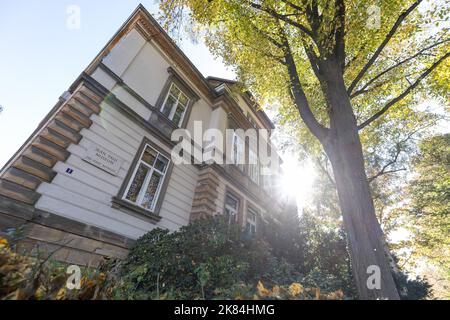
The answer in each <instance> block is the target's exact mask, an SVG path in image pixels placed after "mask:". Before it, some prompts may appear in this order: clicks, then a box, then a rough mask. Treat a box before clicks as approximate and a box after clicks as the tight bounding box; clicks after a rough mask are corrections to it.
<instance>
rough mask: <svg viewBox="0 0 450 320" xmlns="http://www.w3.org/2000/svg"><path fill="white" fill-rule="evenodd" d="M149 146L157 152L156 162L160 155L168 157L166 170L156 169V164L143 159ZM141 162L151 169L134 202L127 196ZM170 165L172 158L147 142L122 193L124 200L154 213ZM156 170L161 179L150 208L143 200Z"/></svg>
mask: <svg viewBox="0 0 450 320" xmlns="http://www.w3.org/2000/svg"><path fill="white" fill-rule="evenodd" d="M147 148H151V149H152V150H153V151H155V152H156V157H155V162H156V160H157V159H158V157H159V156H162V157H164V158H165V159H167V164H166V166H165V168H164V171H161V170H158V169H156V168H155V167H154V164H153V166H152V165H149V164H148V163H146V162H145V161H143V160H142V157H143V156H144V153H145V151H146V150H147ZM141 164H142V165H144V166H145V167H147V169H148V170H149V171H148V172H147V175H146V176H145V178H144V181H143V183H142V186H141V189H140V190H139V194H138V196H137V198H136V202H133V201H131V200H129V199H127V198H126V197H127V194H128V191H129V190H130V188H131V185H132V184H133V181H134V178H135V177H136V173H137V171H138V169H139V167H140V166H141ZM169 165H170V159H169V158H168V157H166V156H165V155H164V154H162V153H161V152H159V151H158V150H156V149H155V148H153V147H152V146H151V145H149V144H148V143H146V144H145V146H144V148H143V149H142V152H141V154H140V156H139V160H138V161H137V162H136V164H135V168H134V170H133V174H132V175H131V177H130V180H129V181H128V185H127V187H126V189H125V192H124V193H123V195H122V200H124V201H126V202H128V203H131V204H133V205H135V206H138V207H140V208H142V209H144V210H146V211H149V212H152V213H153V212H154V211H155V208H156V204H157V203H158V199H159V196H160V192H161V188H162V185H163V184H164V180H165V178H166V173H167V168H168V167H169ZM154 172H157V173H158V174H160V175H161V180H160V182H159V185H158V188H157V189H156V192H155V197H154V199H153V202H152V204H151V207H150V208H145V207H144V206H143V205H142V202H143V200H144V195H145V192H146V190H147V188H148V185H149V183H150V179H151V177H152V176H153V173H154Z"/></svg>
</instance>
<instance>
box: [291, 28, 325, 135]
mask: <svg viewBox="0 0 450 320" xmlns="http://www.w3.org/2000/svg"><path fill="white" fill-rule="evenodd" d="M283 38H284V41H283V42H284V46H285V48H286V49H285V52H284V54H285V61H286V67H287V69H288V74H289V78H290V83H291V94H292V98H293V99H294V102H295V104H296V106H297V109H298V111H299V113H300V117H301V118H302V120H303V122H304V123H305V125H306V126H307V127H308V129H309V130H310V131H311V133H312V134H313V135H314V136H315V137H316V138H317V139H319V141H324V140H325V139H326V137H327V135H328V128H326V127H325V126H323V125H322V124H320V123H319V121H317V119H316V117H315V116H314V114H313V112H312V111H311V108H310V106H309V102H308V99H307V98H306V95H305V92H304V91H303V88H302V85H301V83H300V79H299V77H298V72H297V66H296V64H295V60H294V57H293V56H292V51H291V48H290V46H289V42H288V40H287V38H286V37H285V36H284V37H283Z"/></svg>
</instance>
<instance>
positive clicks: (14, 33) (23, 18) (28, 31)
mask: <svg viewBox="0 0 450 320" xmlns="http://www.w3.org/2000/svg"><path fill="white" fill-rule="evenodd" d="M139 3H142V4H143V5H144V6H145V7H146V8H147V9H148V10H149V11H150V12H151V13H152V14H155V13H156V12H157V10H158V7H157V5H156V4H155V1H154V0H150V1H134V0H127V1H123V0H95V1H87V0H81V1H77V0H72V1H66V0H57V1H56V0H53V1H51V0H46V1H31V0H28V1H24V0H14V1H5V0H3V1H0V39H1V42H0V52H1V55H0V57H1V58H0V105H2V106H3V108H4V110H3V112H2V113H1V114H0V167H2V166H3V165H4V164H5V163H6V161H8V159H9V158H10V157H11V156H12V155H13V154H14V152H15V151H16V150H17V149H18V148H19V147H20V145H21V144H22V143H23V142H24V141H25V140H26V139H27V138H28V137H29V135H30V134H31V133H32V132H33V131H34V129H35V128H36V127H37V125H38V124H39V122H40V121H41V120H42V119H43V118H44V117H45V115H46V114H47V113H48V111H49V110H50V109H51V108H52V107H53V106H54V104H55V103H56V102H57V100H58V97H59V96H60V95H61V94H62V93H63V92H64V91H65V90H67V89H68V87H69V86H70V85H71V84H72V82H73V81H74V80H75V79H76V78H77V77H78V76H79V75H80V73H81V72H82V71H83V70H84V68H85V67H86V66H87V65H88V64H89V63H90V62H91V61H92V59H93V58H94V57H95V56H96V55H97V53H98V52H99V51H100V50H101V49H102V48H103V46H104V45H105V44H106V42H107V41H108V40H109V39H110V38H111V37H112V36H113V34H114V33H115V32H116V31H117V30H118V28H119V27H120V26H121V25H122V23H123V22H124V21H125V20H126V19H127V18H128V16H129V15H130V14H131V13H132V11H133V10H134V9H135V8H136V7H137V5H138V4H139ZM71 5H77V6H78V7H79V8H80V9H81V11H80V13H81V16H80V18H81V19H80V22H81V24H80V27H81V28H80V29H79V30H72V29H70V28H68V27H67V19H68V18H69V14H68V13H67V8H68V7H69V6H71ZM180 46H181V48H182V50H183V51H184V52H185V54H186V55H187V56H188V57H189V58H190V59H191V61H192V62H193V63H194V64H195V65H196V67H197V68H198V69H199V70H200V71H201V72H202V73H203V75H205V76H208V75H214V76H219V77H224V78H233V77H234V73H233V72H232V71H231V70H228V69H227V68H225V66H224V65H223V63H222V62H221V61H220V60H215V59H214V58H213V57H212V56H211V54H210V53H209V52H208V50H207V48H206V47H205V46H204V45H203V44H201V43H200V44H197V45H195V44H193V43H191V42H190V41H189V40H186V41H183V42H182V43H181V44H180Z"/></svg>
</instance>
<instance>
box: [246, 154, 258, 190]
mask: <svg viewBox="0 0 450 320" xmlns="http://www.w3.org/2000/svg"><path fill="white" fill-rule="evenodd" d="M248 163H249V165H248V174H249V176H250V179H252V180H253V182H255V183H256V184H259V161H258V156H257V154H256V152H253V151H252V150H249V153H248Z"/></svg>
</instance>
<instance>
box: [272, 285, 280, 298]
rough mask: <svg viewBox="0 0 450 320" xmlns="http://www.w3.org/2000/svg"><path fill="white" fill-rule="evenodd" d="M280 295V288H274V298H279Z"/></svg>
mask: <svg viewBox="0 0 450 320" xmlns="http://www.w3.org/2000/svg"><path fill="white" fill-rule="evenodd" d="M279 295H280V286H274V287H273V288H272V296H273V297H278V296H279Z"/></svg>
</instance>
